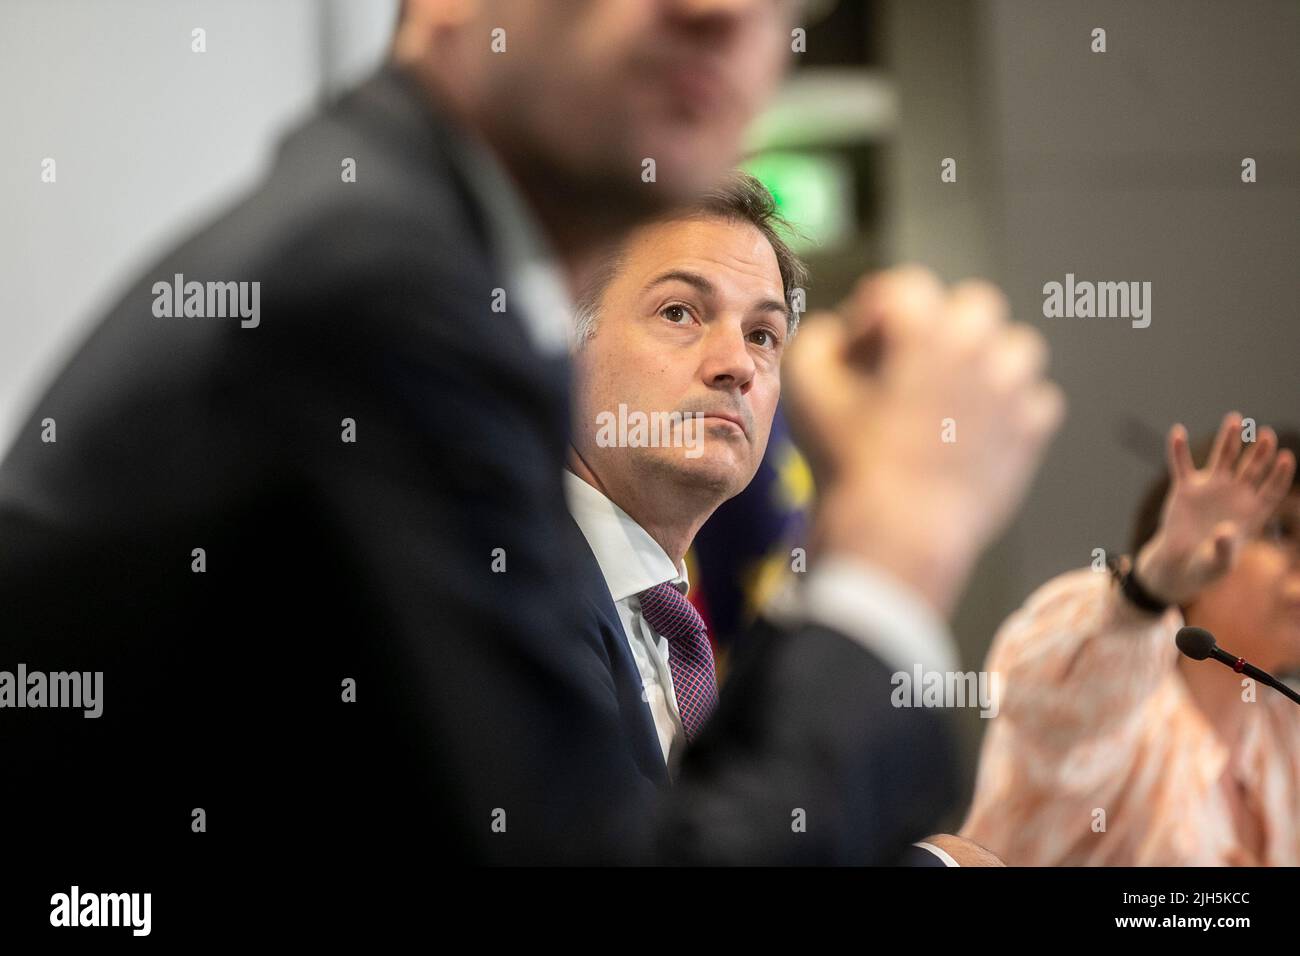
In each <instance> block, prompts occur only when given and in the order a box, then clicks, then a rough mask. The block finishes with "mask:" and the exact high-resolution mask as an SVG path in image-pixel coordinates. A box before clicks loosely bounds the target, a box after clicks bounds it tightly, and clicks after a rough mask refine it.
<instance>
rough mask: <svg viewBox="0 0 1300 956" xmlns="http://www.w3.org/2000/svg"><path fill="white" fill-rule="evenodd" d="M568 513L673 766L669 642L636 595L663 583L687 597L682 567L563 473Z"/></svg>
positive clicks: (677, 731) (675, 717)
mask: <svg viewBox="0 0 1300 956" xmlns="http://www.w3.org/2000/svg"><path fill="white" fill-rule="evenodd" d="M564 491H565V495H566V496H567V498H568V503H569V511H570V512H571V513H572V514H573V520H574V521H576V522H577V524H578V527H579V529H581V531H582V536H583V537H584V538H586V539H587V544H588V545H590V546H591V551H592V554H594V555H595V556H596V563H597V564H598V565H600V573H601V574H602V575H603V576H604V578H605V586H606V587H608V588H609V596H610V597H611V598H613V599H614V607H615V609H616V610H617V611H618V616H619V620H621V621H622V622H623V633H624V634H625V635H626V637H627V643H628V646H629V647H630V648H631V649H632V657H633V659H634V660H635V661H636V669H637V671H638V672H639V673H640V675H641V699H642V700H644V701H645V702H646V704H648V705H649V707H650V716H651V717H653V718H654V722H655V731H656V732H657V733H658V735H659V747H660V749H661V750H662V751H663V755H664V762H665V763H667V764H669V765H670V766H671V765H672V759H671V758H672V750H673V744H674V743H675V742H676V741H678V740H679V739H681V735H682V717H681V714H680V713H679V712H678V710H677V695H676V694H675V693H674V692H673V676H672V672H671V671H670V670H669V668H668V654H669V647H668V639H667V638H666V637H663V636H661V635H659V634H657V633H655V630H654V628H652V627H651V626H650V625H649V624H648V623H647V622H646V619H645V618H644V617H643V616H642V614H641V602H640V600H639V599H638V598H637V595H638V594H640V593H641V592H642V591H644V590H646V589H647V588H652V587H654V586H655V585H657V584H663V583H664V582H665V581H671V582H672V583H673V584H675V585H677V589H678V590H679V591H681V592H682V594H685V593H686V590H687V588H688V587H689V582H688V581H687V579H686V567H685V565H682V566H681V567H677V566H675V565H674V564H673V562H672V559H671V558H669V557H668V555H667V554H666V553H665V552H664V549H663V548H661V547H660V546H659V544H658V542H656V541H655V539H654V538H652V537H650V535H649V534H648V533H647V532H646V531H645V529H643V528H642V527H641V526H640V525H639V524H637V523H636V522H635V521H633V520H632V518H631V517H630V516H629V515H628V513H627V512H626V511H624V510H623V509H622V508H620V507H619V506H618V505H616V504H614V502H612V501H610V500H609V499H608V498H606V497H605V495H604V494H602V493H601V492H600V491H597V490H596V489H595V488H593V487H592V486H591V485H589V484H587V483H586V482H585V481H583V480H582V479H581V478H579V477H578V476H577V475H575V474H574V473H573V472H571V471H567V470H566V471H565V472H564Z"/></svg>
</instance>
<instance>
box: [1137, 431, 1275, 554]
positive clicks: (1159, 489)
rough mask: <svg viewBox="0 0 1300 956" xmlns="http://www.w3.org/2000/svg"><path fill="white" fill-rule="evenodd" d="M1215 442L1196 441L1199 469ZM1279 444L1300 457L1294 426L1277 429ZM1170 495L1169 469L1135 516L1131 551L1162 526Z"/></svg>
mask: <svg viewBox="0 0 1300 956" xmlns="http://www.w3.org/2000/svg"><path fill="white" fill-rule="evenodd" d="M1213 445H1214V436H1213V435H1207V436H1203V437H1202V438H1199V439H1197V440H1196V441H1195V442H1193V443H1192V461H1193V462H1195V463H1196V467H1197V468H1204V467H1205V462H1206V461H1207V460H1208V459H1209V457H1210V448H1211V447H1212V446H1213ZM1277 447H1278V450H1279V451H1281V450H1283V449H1288V448H1289V449H1290V450H1291V453H1292V454H1294V455H1295V456H1296V457H1297V458H1300V432H1298V431H1296V430H1295V429H1294V428H1287V429H1278V430H1277ZM1291 487H1292V489H1295V488H1297V487H1300V470H1297V471H1296V473H1295V475H1293V476H1292V478H1291ZM1168 494H1169V472H1168V471H1167V470H1166V471H1165V472H1164V474H1162V475H1161V476H1160V477H1159V478H1158V479H1156V481H1154V482H1153V483H1152V484H1151V485H1149V486H1148V487H1147V490H1146V492H1145V493H1144V494H1143V495H1142V498H1141V503H1140V504H1139V505H1138V510H1137V514H1136V515H1135V516H1134V518H1133V529H1132V532H1131V535H1132V536H1131V538H1130V540H1129V548H1130V550H1129V554H1131V555H1133V556H1135V557H1136V556H1137V553H1138V552H1139V551H1141V550H1142V546H1143V545H1144V544H1146V543H1147V542H1148V541H1150V540H1151V539H1152V538H1153V537H1155V533H1156V530H1157V529H1158V528H1159V527H1160V512H1161V511H1162V510H1163V509H1164V504H1165V496H1167V495H1168Z"/></svg>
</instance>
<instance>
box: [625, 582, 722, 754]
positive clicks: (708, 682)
mask: <svg viewBox="0 0 1300 956" xmlns="http://www.w3.org/2000/svg"><path fill="white" fill-rule="evenodd" d="M637 597H638V598H640V599H641V615H642V616H643V617H644V618H645V620H646V623H647V624H649V625H650V626H651V627H652V628H654V631H655V633H656V634H658V635H659V636H660V637H664V638H667V639H668V670H669V672H670V673H671V674H672V677H673V691H674V692H675V693H676V695H677V710H678V712H679V713H680V714H681V715H682V728H683V729H684V730H685V731H686V739H687V741H692V740H694V739H695V735H696V734H698V733H699V732H700V728H701V727H703V726H704V722H705V721H706V720H708V719H709V714H711V713H713V708H714V707H715V706H716V705H717V703H718V676H717V674H716V673H715V672H714V670H713V648H712V647H710V646H709V634H708V630H707V629H706V628H705V626H704V618H702V617H700V612H699V611H697V610H695V608H694V607H693V606H692V605H691V602H690V601H688V600H686V598H685V597H683V596H682V592H681V591H679V590H677V587H676V585H674V584H673V583H672V582H670V581H665V582H664V583H663V584H656V585H655V586H654V587H652V588H650V589H649V590H647V591H642V592H641V593H640V594H638V595H637Z"/></svg>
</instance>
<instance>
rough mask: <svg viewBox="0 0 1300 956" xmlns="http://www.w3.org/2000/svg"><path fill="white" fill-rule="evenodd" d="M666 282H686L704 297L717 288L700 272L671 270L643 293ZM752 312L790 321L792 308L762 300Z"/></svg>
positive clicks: (656, 278)
mask: <svg viewBox="0 0 1300 956" xmlns="http://www.w3.org/2000/svg"><path fill="white" fill-rule="evenodd" d="M665 282H685V283H686V284H687V285H689V286H694V287H695V288H696V289H698V290H699V292H700V293H701V294H703V295H713V294H714V292H716V291H717V290H716V288H715V287H714V285H713V283H712V282H710V281H709V280H708V279H707V278H706V277H705V276H702V275H700V274H699V273H698V272H690V271H688V270H686V269H670V270H669V271H667V272H661V273H660V274H659V275H657V276H655V277H654V278H653V279H651V280H650V281H649V282H647V283H646V284H645V288H644V289H642V290H641V291H642V292H649V291H650V290H651V289H653V288H654V287H655V286H657V285H663V284H664V283H665ZM749 311H750V312H779V313H780V314H781V315H783V316H785V317H786V319H787V320H789V319H790V306H789V305H787V304H786V303H784V302H782V301H781V300H780V299H760V300H759V301H757V302H755V303H754V304H753V305H752V306H750V307H749Z"/></svg>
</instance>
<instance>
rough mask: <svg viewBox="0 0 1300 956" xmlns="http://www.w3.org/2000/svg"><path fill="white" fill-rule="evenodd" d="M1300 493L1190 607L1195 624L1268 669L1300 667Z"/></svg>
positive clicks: (1293, 495) (1291, 496)
mask: <svg viewBox="0 0 1300 956" xmlns="http://www.w3.org/2000/svg"><path fill="white" fill-rule="evenodd" d="M1298 529H1300V491H1296V490H1293V491H1292V492H1291V493H1290V494H1289V495H1287V497H1286V498H1284V499H1283V501H1282V504H1281V505H1280V506H1279V507H1278V509H1277V511H1276V513H1275V514H1274V517H1273V519H1272V521H1270V523H1269V524H1268V525H1266V526H1265V532H1264V533H1263V534H1262V535H1260V536H1259V537H1257V538H1255V539H1253V540H1250V541H1247V542H1246V543H1245V544H1243V545H1242V548H1241V553H1240V554H1239V555H1238V557H1237V561H1236V563H1235V564H1234V565H1233V568H1232V570H1231V571H1230V572H1228V573H1227V574H1226V575H1224V576H1223V577H1222V578H1220V579H1219V580H1218V581H1216V582H1215V583H1214V584H1213V585H1211V586H1210V587H1208V588H1206V589H1205V590H1204V591H1203V592H1202V593H1201V594H1200V595H1198V596H1197V599H1196V601H1195V602H1193V603H1192V604H1191V605H1190V606H1189V607H1188V609H1187V618H1188V621H1189V622H1193V623H1195V624H1196V625H1197V626H1199V627H1204V628H1206V629H1207V630H1209V631H1210V632H1211V633H1212V634H1214V635H1215V636H1216V637H1217V638H1218V640H1219V643H1220V644H1222V645H1223V647H1224V648H1225V649H1227V650H1229V651H1231V652H1232V653H1234V654H1240V655H1242V656H1243V657H1245V658H1246V659H1247V660H1249V661H1251V663H1254V664H1258V665H1259V666H1260V667H1263V668H1264V669H1265V670H1273V669H1276V668H1283V667H1294V666H1296V665H1297V664H1300V541H1298V540H1297V537H1298V536H1300V530H1298Z"/></svg>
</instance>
